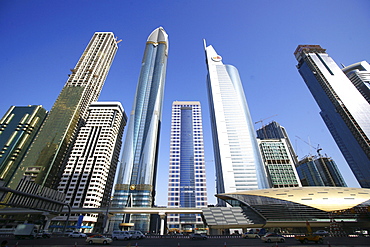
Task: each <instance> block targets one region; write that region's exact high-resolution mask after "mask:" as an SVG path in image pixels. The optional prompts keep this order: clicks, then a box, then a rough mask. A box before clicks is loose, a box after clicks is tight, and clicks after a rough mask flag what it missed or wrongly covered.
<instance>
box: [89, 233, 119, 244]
mask: <svg viewBox="0 0 370 247" xmlns="http://www.w3.org/2000/svg"><path fill="white" fill-rule="evenodd" d="M85 242H86V243H88V244H110V243H112V242H113V240H112V239H111V238H107V237H104V236H103V235H100V234H97V235H94V236H91V237H88V238H86V240H85Z"/></svg>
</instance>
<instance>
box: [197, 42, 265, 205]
mask: <svg viewBox="0 0 370 247" xmlns="http://www.w3.org/2000/svg"><path fill="white" fill-rule="evenodd" d="M204 49H205V53H206V62H207V69H208V78H207V89H208V101H209V106H210V115H211V130H212V138H213V149H214V158H215V167H216V169H215V170H216V191H217V193H218V194H220V193H228V192H232V191H245V190H253V189H263V188H268V187H269V185H268V180H267V177H266V172H265V170H264V165H263V161H262V158H261V153H260V151H259V148H258V144H257V140H256V134H255V130H254V126H253V122H252V119H251V116H250V113H249V109H248V105H247V101H246V98H245V95H244V90H243V86H242V83H241V80H240V77H239V73H238V70H237V69H236V68H235V67H234V66H232V65H224V64H223V62H222V57H221V56H220V55H218V54H217V52H216V51H215V50H214V48H213V47H212V46H211V45H210V46H206V44H204ZM218 205H219V206H226V204H225V202H224V201H222V200H218Z"/></svg>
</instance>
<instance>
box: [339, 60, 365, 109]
mask: <svg viewBox="0 0 370 247" xmlns="http://www.w3.org/2000/svg"><path fill="white" fill-rule="evenodd" d="M342 71H343V72H344V73H345V74H346V76H347V77H348V78H349V79H350V80H351V82H352V83H353V85H355V87H356V88H357V90H358V91H359V92H360V93H361V94H362V96H364V98H365V99H366V100H367V102H368V103H369V104H370V65H369V64H368V63H367V62H366V61H362V62H359V63H355V64H352V65H350V66H347V67H344V68H343V69H342Z"/></svg>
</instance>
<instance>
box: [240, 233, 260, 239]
mask: <svg viewBox="0 0 370 247" xmlns="http://www.w3.org/2000/svg"><path fill="white" fill-rule="evenodd" d="M242 238H260V235H258V233H252V232H246V233H243V234H242Z"/></svg>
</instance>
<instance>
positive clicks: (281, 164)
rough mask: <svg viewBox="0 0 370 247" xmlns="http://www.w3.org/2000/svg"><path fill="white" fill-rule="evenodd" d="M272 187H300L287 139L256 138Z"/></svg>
mask: <svg viewBox="0 0 370 247" xmlns="http://www.w3.org/2000/svg"><path fill="white" fill-rule="evenodd" d="M257 140H258V144H259V147H260V150H261V153H262V158H263V161H264V164H265V168H266V172H267V177H268V179H269V182H270V186H271V187H272V188H282V187H301V186H302V185H301V182H300V180H299V177H298V174H297V171H296V169H295V166H294V161H293V158H292V155H291V154H290V152H289V149H288V144H287V140H286V139H285V138H282V139H264V140H261V139H257Z"/></svg>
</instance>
